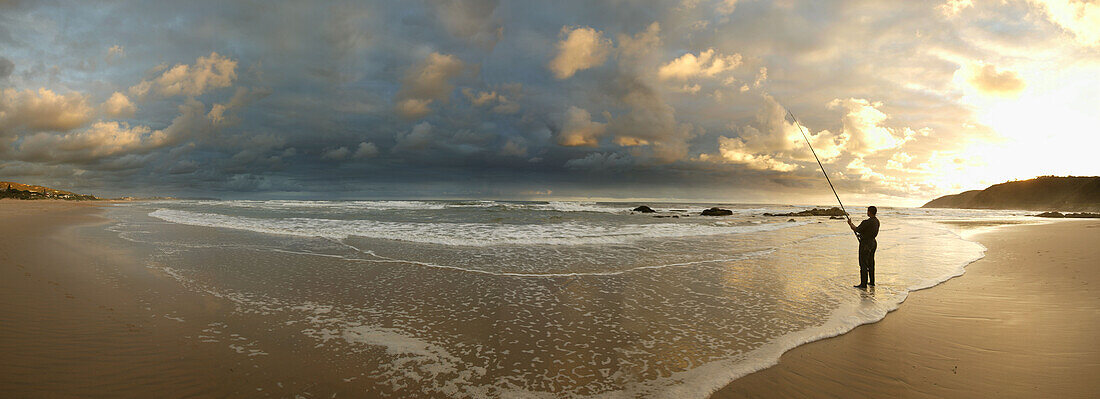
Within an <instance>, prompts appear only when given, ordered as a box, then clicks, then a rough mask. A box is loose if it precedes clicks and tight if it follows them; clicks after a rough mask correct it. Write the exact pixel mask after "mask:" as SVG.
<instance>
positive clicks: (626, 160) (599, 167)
mask: <svg viewBox="0 0 1100 399" xmlns="http://www.w3.org/2000/svg"><path fill="white" fill-rule="evenodd" d="M634 164H635V161H634V158H632V157H631V156H630V155H627V154H622V153H617V152H611V153H605V152H593V153H590V154H588V155H585V156H584V158H577V159H570V160H568V161H566V162H565V167H566V168H569V169H582V170H592V171H609V170H611V171H614V170H624V169H628V168H630V167H631V166H634Z"/></svg>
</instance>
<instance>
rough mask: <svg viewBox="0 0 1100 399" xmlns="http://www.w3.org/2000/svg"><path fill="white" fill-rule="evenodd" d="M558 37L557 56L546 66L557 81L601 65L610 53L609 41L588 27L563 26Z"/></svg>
mask: <svg viewBox="0 0 1100 399" xmlns="http://www.w3.org/2000/svg"><path fill="white" fill-rule="evenodd" d="M560 36H561V37H562V39H561V41H559V42H558V45H557V48H558V54H557V55H556V56H554V59H552V60H550V64H549V65H547V67H548V68H550V71H551V72H553V73H554V77H556V78H558V79H568V78H570V77H572V76H573V74H575V73H577V71H582V70H585V69H588V68H592V67H596V66H600V65H603V63H604V61H605V60H606V59H607V55H608V54H609V53H611V46H612V45H611V40H609V39H606V38H604V37H603V32H601V31H598V30H595V29H592V28H590V27H587V26H583V27H568V26H563V27H562V28H561V34H560Z"/></svg>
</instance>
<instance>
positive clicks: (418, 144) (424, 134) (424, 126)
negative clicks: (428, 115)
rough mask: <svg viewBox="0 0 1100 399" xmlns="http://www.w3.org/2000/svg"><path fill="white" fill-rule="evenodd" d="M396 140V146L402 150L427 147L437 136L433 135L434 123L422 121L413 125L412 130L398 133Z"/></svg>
mask: <svg viewBox="0 0 1100 399" xmlns="http://www.w3.org/2000/svg"><path fill="white" fill-rule="evenodd" d="M396 141H397V146H396V148H397V149H400V150H422V149H425V148H427V147H428V146H430V145H431V144H432V143H433V142H434V141H435V137H434V136H432V124H431V123H428V122H427V121H424V122H420V123H418V124H416V126H413V128H412V130H409V131H408V132H403V133H398V134H397V137H396Z"/></svg>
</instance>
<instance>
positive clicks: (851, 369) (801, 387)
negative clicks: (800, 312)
mask: <svg viewBox="0 0 1100 399" xmlns="http://www.w3.org/2000/svg"><path fill="white" fill-rule="evenodd" d="M973 239H976V240H977V241H978V242H980V243H982V245H984V246H985V247H986V248H987V249H988V250H987V252H986V257H985V258H983V259H981V260H979V261H977V262H975V263H973V264H971V265H969V266H967V268H966V274H964V275H962V276H960V277H957V278H954V279H952V280H949V281H947V282H945V283H943V284H940V285H938V286H936V287H933V288H931V289H928V290H922V291H917V292H913V293H911V294H910V296H909V298H908V299H907V300H906V301H905V303H903V304H902V305H901V307H900V308H899V309H898V310H896V311H894V312H892V313H890V314H889V315H887V316H886V318H885V319H883V320H882V321H880V322H878V323H874V324H868V325H863V326H860V327H857V328H856V329H854V330H852V331H851V332H849V333H847V334H844V335H841V336H838V337H834V338H830V339H826V340H822V341H818V342H813V343H810V344H807V345H803V346H800V347H797V348H795V349H793V350H791V351H789V352H787V353H786V354H784V355H783V356H782V357H781V358H780V360H779V364H778V365H776V366H773V367H771V368H768V369H765V370H762V371H759V372H757V373H754V374H750V375H748V376H745V377H742V378H740V379H738V380H736V381H734V382H733V383H731V384H729V385H727V386H726V387H724V388H722V389H721V390H719V391H718V392H716V393H715V394H714V395H713V398H771V397H784V398H799V397H807V398H809V397H814V398H818V397H838V398H841V397H843V398H856V397H868V398H871V397H880V398H885V397H906V398H982V397H1000V398H1014V397H1019V398H1034V397H1050V398H1055V397H1057V398H1087V397H1096V396H1097V395H1100V379H1098V378H1097V376H1098V375H1100V345H1098V343H1100V340H1098V339H1100V338H1098V337H1100V247H1098V245H1100V221H1096V220H1067V221H1057V222H1053V223H1048V224H1039V225H1024V226H1006V227H1003V228H998V229H995V230H993V231H988V232H981V233H977V234H975V235H974V236H973ZM878 267H879V268H880V269H881V268H884V267H889V266H888V265H879V266H878Z"/></svg>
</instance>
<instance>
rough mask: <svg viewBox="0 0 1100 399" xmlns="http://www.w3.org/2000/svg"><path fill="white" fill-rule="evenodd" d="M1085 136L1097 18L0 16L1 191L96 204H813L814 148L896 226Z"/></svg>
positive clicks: (204, 12) (562, 6) (147, 9)
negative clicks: (6, 186)
mask: <svg viewBox="0 0 1100 399" xmlns="http://www.w3.org/2000/svg"><path fill="white" fill-rule="evenodd" d="M787 110H789V111H790V114H788V112H787ZM792 115H793V117H792ZM794 117H797V122H795V120H796V119H795V118H794ZM1098 126H1100V3H1097V2H1087V1H1086V2H1083V1H1073V0H1018V1H1017V0H1003V1H1002V0H996V1H983V0H948V1H942V0H938V1H904V2H883V1H819V0H813V1H796V0H777V1H752V0H718V1H708V0H682V1H679V2H677V1H625V0H610V1H550V2H542V1H538V2H536V1H528V2H511V1H498V0H428V1H416V0H410V1H385V2H375V1H367V2H278V1H274V2H272V1H210V2H207V1H188V2H127V1H97V2H75V1H74V2H66V1H50V0H43V1H12V0H0V180H10V181H18V182H23V183H33V184H43V185H47V186H51V187H57V188H62V189H69V190H72V191H77V192H82V193H92V194H96V195H100V196H122V195H135V196H153V195H165V196H168V195H171V196H203V197H217V198H227V199H232V198H256V199H265V198H296V199H352V198H363V199H370V198H407V199H414V198H455V199H475V198H485V199H524V200H554V199H568V200H614V199H619V200H681V201H720V202H749V203H790V204H830V203H832V201H833V198H832V192H831V191H829V187H828V185H827V183H826V182H825V180H824V178H823V176H822V174H821V170H820V169H819V168H818V165H817V163H816V162H815V160H814V156H813V155H812V154H811V152H810V151H809V149H808V147H807V145H806V142H805V139H804V138H803V133H802V132H805V134H806V135H807V137H808V140H809V141H810V142H812V144H813V147H814V149H815V150H816V151H817V155H818V157H820V159H821V162H822V163H823V164H824V167H825V169H826V170H827V171H828V173H829V176H830V178H831V179H832V181H833V183H834V184H835V185H836V188H837V191H838V192H839V194H840V196H841V198H842V199H845V201H848V202H849V203H852V204H879V205H894V206H914V205H920V204H922V203H924V202H926V201H928V200H931V199H932V198H935V197H937V196H940V195H944V194H951V193H956V192H959V191H963V190H970V189H981V188H984V187H986V186H989V185H990V184H995V183H1000V182H1004V181H1008V180H1013V179H1027V178H1031V177H1035V176H1040V175H1078V176H1084V175H1100V162H1097V161H1096V160H1095V156H1096V153H1097V152H1096V151H1097V149H1098V148H1100V129H1098Z"/></svg>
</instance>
